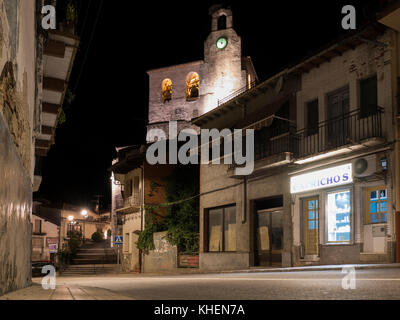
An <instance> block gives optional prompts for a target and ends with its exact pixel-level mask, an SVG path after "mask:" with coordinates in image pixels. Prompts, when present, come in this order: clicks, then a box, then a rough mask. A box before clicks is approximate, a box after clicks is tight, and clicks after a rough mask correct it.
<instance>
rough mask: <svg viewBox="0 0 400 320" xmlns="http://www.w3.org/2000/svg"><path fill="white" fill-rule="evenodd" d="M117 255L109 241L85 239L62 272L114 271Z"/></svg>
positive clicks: (88, 273)
mask: <svg viewBox="0 0 400 320" xmlns="http://www.w3.org/2000/svg"><path fill="white" fill-rule="evenodd" d="M116 263H117V256H116V254H115V252H114V250H113V249H112V248H110V245H109V242H108V241H107V240H103V241H101V242H94V241H92V240H86V242H85V244H84V245H82V247H80V248H79V250H78V252H77V254H76V257H75V258H74V259H73V260H72V261H71V264H70V265H68V266H67V268H66V269H65V270H64V271H63V272H62V275H63V276H68V275H71V276H76V275H95V274H107V273H115V272H116V270H117V264H116Z"/></svg>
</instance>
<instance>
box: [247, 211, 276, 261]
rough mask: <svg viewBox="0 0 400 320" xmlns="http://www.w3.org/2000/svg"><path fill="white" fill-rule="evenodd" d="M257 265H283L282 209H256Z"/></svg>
mask: <svg viewBox="0 0 400 320" xmlns="http://www.w3.org/2000/svg"><path fill="white" fill-rule="evenodd" d="M255 235H256V237H255V238H256V239H255V240H256V241H255V242H256V243H255V261H254V262H255V263H254V265H255V266H275V265H276V266H281V265H282V248H283V247H282V244H283V227H282V210H276V209H264V210H258V211H256V219H255Z"/></svg>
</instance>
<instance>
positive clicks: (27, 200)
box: [0, 114, 32, 295]
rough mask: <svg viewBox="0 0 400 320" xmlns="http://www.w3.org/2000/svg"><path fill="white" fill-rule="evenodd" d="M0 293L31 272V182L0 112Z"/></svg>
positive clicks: (24, 282) (19, 283) (17, 284)
mask: <svg viewBox="0 0 400 320" xmlns="http://www.w3.org/2000/svg"><path fill="white" fill-rule="evenodd" d="M0 141H1V143H0V295H2V294H4V293H6V292H8V291H12V290H16V289H19V288H23V287H26V286H28V285H29V284H30V277H31V276H30V275H31V267H30V260H31V218H30V216H31V210H32V200H31V199H32V185H31V181H30V179H29V177H28V176H27V175H26V174H25V170H24V168H23V164H22V161H21V159H20V156H19V154H18V151H17V149H16V147H15V145H14V142H13V140H12V138H11V135H10V132H9V131H8V128H7V125H6V124H5V121H4V119H3V116H2V115H1V114H0Z"/></svg>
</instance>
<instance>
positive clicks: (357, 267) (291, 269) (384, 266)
mask: <svg viewBox="0 0 400 320" xmlns="http://www.w3.org/2000/svg"><path fill="white" fill-rule="evenodd" d="M343 268H354V269H355V270H369V269H391V268H400V264H390V265H387V264H382V265H354V264H348V265H339V266H332V267H323V266H321V267H289V268H276V269H273V268H272V269H271V268H269V269H250V270H249V269H245V270H230V271H222V273H262V272H297V271H337V270H343ZM218 273H221V272H218Z"/></svg>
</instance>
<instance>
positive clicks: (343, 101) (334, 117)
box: [328, 87, 350, 147]
mask: <svg viewBox="0 0 400 320" xmlns="http://www.w3.org/2000/svg"><path fill="white" fill-rule="evenodd" d="M349 109H350V108H349V88H348V87H345V88H342V89H339V90H336V91H335V92H332V93H331V94H329V95H328V145H329V146H330V147H339V146H342V145H344V144H346V143H347V140H348V139H349V138H350V130H349V129H350V123H349V116H348V113H349Z"/></svg>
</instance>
